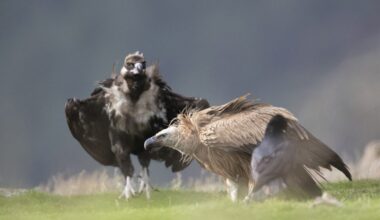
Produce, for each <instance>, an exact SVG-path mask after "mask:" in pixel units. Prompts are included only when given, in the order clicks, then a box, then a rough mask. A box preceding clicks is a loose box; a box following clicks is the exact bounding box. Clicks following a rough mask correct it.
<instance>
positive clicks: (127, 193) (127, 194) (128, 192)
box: [119, 176, 136, 200]
mask: <svg viewBox="0 0 380 220" xmlns="http://www.w3.org/2000/svg"><path fill="white" fill-rule="evenodd" d="M135 195H136V191H135V189H134V188H133V183H132V178H131V177H129V176H127V178H126V180H125V187H124V190H123V192H122V193H121V194H120V196H119V199H123V198H124V199H126V200H128V199H130V198H132V196H135Z"/></svg>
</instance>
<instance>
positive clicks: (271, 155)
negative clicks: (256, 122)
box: [252, 115, 351, 197]
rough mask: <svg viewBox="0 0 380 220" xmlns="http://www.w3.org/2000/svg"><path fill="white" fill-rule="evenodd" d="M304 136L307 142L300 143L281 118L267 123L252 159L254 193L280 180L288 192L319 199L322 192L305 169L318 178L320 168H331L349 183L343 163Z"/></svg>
mask: <svg viewBox="0 0 380 220" xmlns="http://www.w3.org/2000/svg"><path fill="white" fill-rule="evenodd" d="M304 131H305V132H307V131H306V129H304ZM307 136H308V139H304V140H302V139H300V138H299V135H298V132H297V131H296V129H294V127H293V126H292V121H290V120H289V119H286V118H284V117H283V116H281V115H276V116H274V117H273V118H272V119H271V120H270V122H269V124H268V126H267V128H266V131H265V137H264V139H263V141H262V143H261V144H260V145H259V146H258V147H257V148H256V149H255V150H254V152H253V156H252V177H253V179H254V180H255V182H256V184H255V189H254V190H258V189H259V188H260V187H261V186H262V185H265V184H267V183H269V182H270V181H272V180H274V179H277V178H282V179H283V180H284V181H285V183H286V184H287V186H288V190H289V191H290V192H292V193H294V194H296V195H299V196H302V197H305V196H318V195H320V194H321V189H320V188H319V186H318V184H317V183H316V181H315V180H314V179H313V176H312V175H311V174H310V172H309V170H308V169H311V170H315V171H316V172H317V173H319V174H320V172H319V171H320V167H323V168H326V169H329V170H331V167H332V166H334V167H336V168H337V169H339V170H340V171H342V172H343V173H344V174H345V175H346V176H347V178H348V179H350V180H351V174H350V172H349V171H348V169H347V166H346V164H345V163H344V162H343V160H342V159H341V158H340V157H339V156H338V155H337V154H336V153H335V152H334V151H333V150H331V149H330V148H329V147H328V146H326V145H325V144H323V143H322V142H321V141H319V140H318V139H317V138H315V137H314V136H313V135H312V134H310V133H309V132H307ZM307 168H308V169H307ZM320 175H321V174H320Z"/></svg>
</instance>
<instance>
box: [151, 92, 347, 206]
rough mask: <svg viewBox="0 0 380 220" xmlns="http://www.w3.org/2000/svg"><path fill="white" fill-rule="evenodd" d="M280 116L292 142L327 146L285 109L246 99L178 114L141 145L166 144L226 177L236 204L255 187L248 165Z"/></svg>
mask: <svg viewBox="0 0 380 220" xmlns="http://www.w3.org/2000/svg"><path fill="white" fill-rule="evenodd" d="M279 114H280V115H282V116H283V117H284V118H286V119H287V120H289V121H290V122H291V124H292V128H293V131H294V132H295V135H294V138H296V139H297V140H298V141H299V142H303V145H304V147H312V148H314V147H320V148H326V146H325V145H324V144H323V143H322V142H320V141H319V140H318V139H317V138H315V137H314V136H313V135H311V134H310V133H309V132H308V131H307V130H306V129H304V128H303V127H302V126H301V125H300V124H299V123H298V121H297V119H296V118H295V117H294V116H293V114H292V113H290V112H289V111H288V110H286V109H284V108H279V107H274V106H272V105H269V104H263V103H256V102H253V101H250V100H248V99H246V97H240V98H237V99H235V100H233V101H230V102H228V103H226V104H224V105H221V106H213V107H210V108H207V109H204V110H195V111H190V112H189V113H186V114H180V115H178V116H177V120H175V122H173V123H172V124H171V125H170V126H169V127H168V128H166V129H164V130H162V131H160V132H158V133H157V134H156V135H154V136H153V137H151V138H149V139H147V140H146V141H145V144H144V145H145V148H146V149H148V150H151V149H155V148H160V147H162V146H169V147H171V148H173V149H176V150H179V151H180V152H182V153H183V154H184V155H186V156H188V157H191V158H194V159H196V160H197V161H198V162H199V164H200V165H201V166H202V167H203V168H205V169H207V170H209V171H211V172H213V173H216V174H218V175H220V176H223V177H224V178H225V179H226V183H227V186H228V190H227V191H228V192H229V195H230V197H231V199H232V201H236V200H237V197H238V188H241V187H240V186H246V187H248V188H250V189H252V188H253V186H254V184H255V181H254V179H253V178H252V175H251V167H250V163H251V158H252V152H253V150H254V149H255V148H256V147H257V146H258V145H259V144H260V142H261V141H262V140H263V137H264V133H265V129H266V127H267V125H268V123H269V121H270V120H271V118H272V117H273V116H275V115H279ZM329 152H331V153H332V155H328V154H326V155H324V156H325V157H326V158H325V159H326V160H327V161H329V163H330V164H332V165H333V166H335V167H336V168H338V169H339V170H341V171H342V172H343V173H345V174H346V175H347V176H350V174H349V171H348V170H347V168H346V165H345V164H344V163H343V161H342V160H341V158H340V157H339V156H337V155H336V154H335V153H334V152H333V151H329ZM300 156H304V155H300ZM310 159H311V160H313V159H314V158H312V157H310ZM330 159H332V160H334V161H330ZM315 162H317V161H310V163H315Z"/></svg>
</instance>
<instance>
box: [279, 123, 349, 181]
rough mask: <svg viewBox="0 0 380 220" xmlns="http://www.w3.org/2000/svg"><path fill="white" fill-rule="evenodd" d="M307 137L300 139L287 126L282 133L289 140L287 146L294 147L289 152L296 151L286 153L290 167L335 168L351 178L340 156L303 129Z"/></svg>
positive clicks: (318, 169) (317, 169) (316, 169)
mask: <svg viewBox="0 0 380 220" xmlns="http://www.w3.org/2000/svg"><path fill="white" fill-rule="evenodd" d="M304 130H305V131H306V132H307V135H308V137H309V139H308V140H301V139H299V138H298V137H297V133H296V132H295V131H294V129H293V128H290V127H289V128H287V130H286V133H285V134H284V136H285V139H286V140H288V141H289V144H288V147H290V148H294V150H291V151H289V152H296V156H294V155H288V156H289V157H291V158H292V160H290V161H292V163H293V164H294V165H293V166H292V167H300V166H306V167H307V168H309V169H312V170H315V171H317V172H318V173H319V171H320V167H323V168H325V169H328V170H331V168H332V167H335V168H337V169H338V170H340V171H341V172H342V173H344V174H345V175H346V177H347V178H348V179H349V180H351V179H352V178H351V173H350V171H349V170H348V168H347V165H346V164H345V163H344V162H343V160H342V158H341V157H340V156H339V155H338V154H337V153H336V152H335V151H333V150H332V149H331V148H329V147H328V146H327V145H326V144H324V143H323V142H321V141H320V140H319V139H317V138H316V137H314V136H313V135H312V134H311V133H310V132H308V131H307V130H306V129H304Z"/></svg>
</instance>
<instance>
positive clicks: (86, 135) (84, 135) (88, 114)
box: [65, 91, 116, 165]
mask: <svg viewBox="0 0 380 220" xmlns="http://www.w3.org/2000/svg"><path fill="white" fill-rule="evenodd" d="M94 92H95V91H94ZM104 105H105V100H104V94H103V92H102V91H96V92H95V93H93V95H92V96H91V97H90V98H88V99H85V100H82V101H80V100H77V99H69V100H68V101H67V102H66V105H65V113H66V120H67V124H68V126H69V128H70V131H71V134H72V135H73V136H74V138H75V139H77V141H78V142H79V143H80V144H81V146H82V147H83V148H84V149H85V150H86V151H87V152H88V153H89V154H90V155H91V156H92V157H93V158H94V159H95V160H96V161H98V162H99V163H101V164H103V165H116V161H115V158H114V154H113V153H112V151H111V144H110V140H109V137H108V128H109V120H108V117H107V115H106V113H105V112H104Z"/></svg>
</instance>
